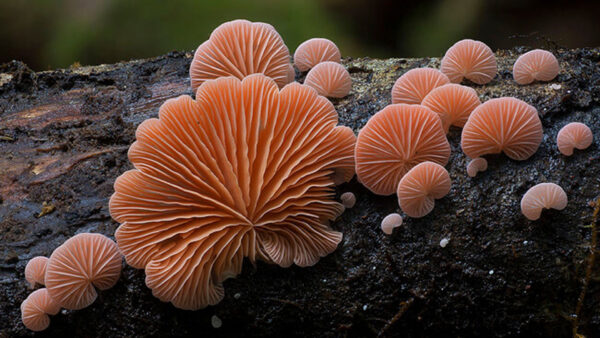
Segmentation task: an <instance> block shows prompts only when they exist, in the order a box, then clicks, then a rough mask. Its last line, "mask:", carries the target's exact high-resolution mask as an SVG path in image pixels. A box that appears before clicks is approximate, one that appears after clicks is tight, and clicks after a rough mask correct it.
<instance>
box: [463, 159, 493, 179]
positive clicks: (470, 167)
mask: <svg viewBox="0 0 600 338" xmlns="http://www.w3.org/2000/svg"><path fill="white" fill-rule="evenodd" d="M487 167H488V163H487V161H486V159H485V158H483V157H477V158H474V159H472V160H471V161H469V164H467V175H469V177H475V176H477V173H478V172H480V171H486V170H487Z"/></svg>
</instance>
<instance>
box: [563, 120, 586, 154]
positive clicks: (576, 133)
mask: <svg viewBox="0 0 600 338" xmlns="http://www.w3.org/2000/svg"><path fill="white" fill-rule="evenodd" d="M593 141H594V134H592V131H591V130H590V127H588V126H586V125H585V124H583V123H580V122H571V123H569V124H567V125H566V126H564V127H562V128H561V129H560V131H559V132H558V135H557V136H556V145H557V146H558V150H559V151H560V152H561V153H562V154H563V155H565V156H571V155H573V149H575V148H577V149H579V150H583V149H586V148H587V147H589V146H590V145H592V142H593Z"/></svg>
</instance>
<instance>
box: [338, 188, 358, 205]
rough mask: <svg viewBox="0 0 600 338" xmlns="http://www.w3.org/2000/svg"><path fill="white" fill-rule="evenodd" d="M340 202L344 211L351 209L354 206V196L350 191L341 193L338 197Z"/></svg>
mask: <svg viewBox="0 0 600 338" xmlns="http://www.w3.org/2000/svg"><path fill="white" fill-rule="evenodd" d="M340 200H341V201H342V205H343V206H344V208H346V209H351V208H352V207H354V205H355V204H356V196H354V194H353V193H352V192H350V191H348V192H345V193H343V194H342V195H341V196H340Z"/></svg>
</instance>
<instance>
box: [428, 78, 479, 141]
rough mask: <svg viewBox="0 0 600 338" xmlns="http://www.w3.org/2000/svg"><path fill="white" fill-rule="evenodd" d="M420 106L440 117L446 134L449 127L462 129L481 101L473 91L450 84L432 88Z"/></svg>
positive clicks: (469, 88)
mask: <svg viewBox="0 0 600 338" xmlns="http://www.w3.org/2000/svg"><path fill="white" fill-rule="evenodd" d="M421 104H422V105H424V106H425V107H427V108H429V109H431V110H432V111H433V112H434V113H437V114H438V115H439V116H440V119H441V120H442V125H443V126H444V130H445V131H446V133H447V132H448V130H449V129H450V126H451V125H452V126H455V127H459V128H462V127H464V125H465V123H467V120H468V119H469V116H470V115H471V112H473V110H474V109H475V108H477V107H478V106H479V105H481V101H479V97H478V96H477V92H476V91H475V89H473V88H471V87H467V86H461V85H459V84H455V83H450V84H446V85H443V86H441V87H437V88H434V89H433V90H432V91H431V92H430V93H429V94H427V96H426V97H425V99H423V102H422V103H421Z"/></svg>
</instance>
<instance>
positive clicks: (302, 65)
mask: <svg viewBox="0 0 600 338" xmlns="http://www.w3.org/2000/svg"><path fill="white" fill-rule="evenodd" d="M341 59H342V54H341V53H340V50H339V49H338V47H337V46H336V45H335V43H333V42H332V41H330V40H328V39H323V38H314V39H310V40H306V41H304V42H303V43H301V44H300V46H298V48H297V49H296V52H295V53H294V63H295V64H296V67H298V70H299V71H301V72H305V71H307V70H309V69H311V68H312V67H314V66H316V65H318V64H319V63H321V62H325V61H332V62H337V63H340V61H341Z"/></svg>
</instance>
